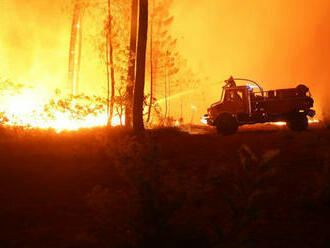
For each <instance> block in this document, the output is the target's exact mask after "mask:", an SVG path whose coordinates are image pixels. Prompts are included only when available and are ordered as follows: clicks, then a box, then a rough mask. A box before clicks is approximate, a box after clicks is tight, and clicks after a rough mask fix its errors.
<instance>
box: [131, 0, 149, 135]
mask: <svg viewBox="0 0 330 248" xmlns="http://www.w3.org/2000/svg"><path fill="white" fill-rule="evenodd" d="M147 38H148V0H140V1H139V32H138V44H137V61H136V82H135V87H134V104H133V128H134V130H136V131H143V130H144V123H143V102H144V86H145V69H146V67H145V65H146V50H147Z"/></svg>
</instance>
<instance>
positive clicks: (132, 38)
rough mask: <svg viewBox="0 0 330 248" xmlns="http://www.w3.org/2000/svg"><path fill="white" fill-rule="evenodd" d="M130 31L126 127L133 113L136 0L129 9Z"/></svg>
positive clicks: (129, 124)
mask: <svg viewBox="0 0 330 248" xmlns="http://www.w3.org/2000/svg"><path fill="white" fill-rule="evenodd" d="M131 12H132V13H131V31H130V48H129V50H130V54H129V65H128V75H127V87H126V96H127V101H126V107H125V123H126V126H127V127H132V117H133V116H132V114H133V109H132V106H133V91H134V84H135V64H136V40H137V38H136V36H137V17H138V0H132V11H131Z"/></svg>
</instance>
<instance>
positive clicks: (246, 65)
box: [174, 0, 330, 117]
mask: <svg viewBox="0 0 330 248" xmlns="http://www.w3.org/2000/svg"><path fill="white" fill-rule="evenodd" d="M174 13H175V20H176V23H175V26H176V30H175V32H176V33H177V34H178V35H179V36H180V37H182V39H181V50H182V51H183V52H184V54H185V56H186V57H187V58H188V61H189V63H190V65H192V66H193V67H194V70H195V71H198V72H200V73H202V74H204V75H209V76H210V81H205V82H202V83H201V89H202V90H203V91H204V92H205V95H207V97H206V100H204V102H203V101H202V100H200V101H201V105H202V106H203V107H202V108H204V109H205V108H206V107H207V105H209V104H210V103H212V102H214V101H216V100H217V99H218V98H219V95H220V93H219V91H220V87H221V84H220V83H219V84H215V82H220V81H223V80H224V79H226V78H228V77H229V76H230V75H234V76H236V77H247V78H251V79H254V80H257V81H259V82H261V84H262V85H263V86H264V88H265V89H271V88H278V87H295V86H296V85H298V84H301V83H304V84H306V85H308V86H309V87H310V89H311V91H312V93H313V96H314V98H315V100H316V109H317V112H318V114H319V115H318V116H319V117H320V114H321V113H322V112H327V111H329V110H330V107H327V106H329V101H328V104H327V103H326V101H327V99H329V97H330V93H329V92H330V87H329V85H328V79H329V72H328V69H329V68H330V67H329V66H330V47H329V45H330V33H329V32H330V2H329V1H327V0H315V1H308V0H291V1H287V0H267V1H266V0H246V1H240V0H222V1H219V0H208V1H198V0H181V1H177V2H176V6H175V9H174ZM198 94H200V92H199V93H198ZM329 112H330V111H329Z"/></svg>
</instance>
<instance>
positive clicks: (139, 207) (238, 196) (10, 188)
mask: <svg viewBox="0 0 330 248" xmlns="http://www.w3.org/2000/svg"><path fill="white" fill-rule="evenodd" d="M198 130H203V131H198ZM190 131H191V132H192V133H203V134H195V135H190V134H187V133H185V132H179V131H177V130H175V129H163V130H155V131H148V132H147V133H146V134H145V135H143V136H135V135H133V134H132V133H131V132H129V131H126V130H124V129H120V128H119V129H93V130H81V131H79V132H71V133H70V132H67V133H62V134H56V133H55V132H53V131H40V130H29V131H25V130H23V129H21V128H1V129H0V220H1V222H0V223H1V225H0V247H4V248H6V247H27V248H30V247H31V248H39V247H40V248H43V247H47V248H51V247H54V248H55V247H56V248H61V247H330V224H329V223H330V187H329V183H330V171H329V169H330V130H329V129H325V128H323V127H322V126H321V125H317V126H313V127H312V128H311V129H310V130H309V131H306V132H302V133H294V132H291V131H288V130H287V129H286V128H285V127H274V126H261V125H260V126H254V127H246V128H242V129H241V130H240V131H239V133H238V134H235V135H233V136H228V137H222V136H217V135H215V134H214V130H212V129H206V128H203V127H192V129H190Z"/></svg>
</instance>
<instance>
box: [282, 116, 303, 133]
mask: <svg viewBox="0 0 330 248" xmlns="http://www.w3.org/2000/svg"><path fill="white" fill-rule="evenodd" d="M287 125H288V127H289V128H290V129H291V130H293V131H297V132H301V131H305V130H306V129H307V128H308V119H307V117H306V115H305V114H298V113H297V114H293V115H292V116H291V117H290V119H289V120H288V122H287Z"/></svg>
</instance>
